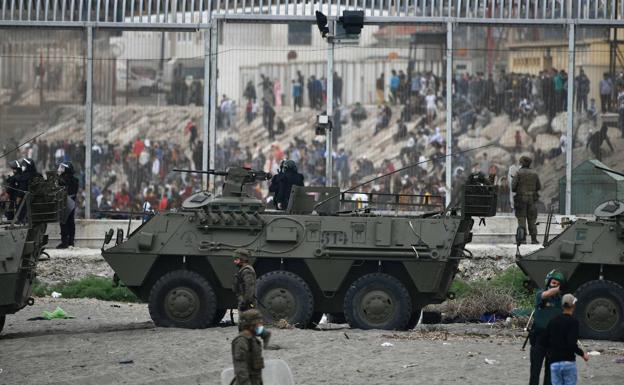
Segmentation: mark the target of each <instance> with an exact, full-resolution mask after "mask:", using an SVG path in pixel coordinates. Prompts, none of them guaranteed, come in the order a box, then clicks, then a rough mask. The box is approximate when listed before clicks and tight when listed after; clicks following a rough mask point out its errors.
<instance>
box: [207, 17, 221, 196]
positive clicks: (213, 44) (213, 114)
mask: <svg viewBox="0 0 624 385" xmlns="http://www.w3.org/2000/svg"><path fill="white" fill-rule="evenodd" d="M218 30H219V21H218V20H217V19H212V20H211V22H210V47H209V48H210V96H209V100H208V105H209V113H210V126H209V135H208V142H209V144H210V150H209V151H210V153H209V156H210V163H209V165H208V168H209V169H214V168H215V166H216V165H215V153H216V151H217V120H216V119H217V110H216V108H217V51H218V49H219V39H218V35H217V34H218V32H219V31H218ZM214 181H215V179H214V178H213V184H212V190H213V191H216V183H214Z"/></svg>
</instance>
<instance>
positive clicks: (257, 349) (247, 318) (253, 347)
mask: <svg viewBox="0 0 624 385" xmlns="http://www.w3.org/2000/svg"><path fill="white" fill-rule="evenodd" d="M239 325H240V333H239V334H238V336H237V337H236V338H234V340H233V341H232V360H233V362H234V381H232V384H234V385H262V369H263V368H264V359H263V358H262V343H261V342H260V340H259V339H258V338H257V337H258V336H260V335H261V334H262V333H263V331H264V325H262V314H261V313H260V312H259V311H258V310H256V309H251V310H247V311H244V312H242V313H240V316H239Z"/></svg>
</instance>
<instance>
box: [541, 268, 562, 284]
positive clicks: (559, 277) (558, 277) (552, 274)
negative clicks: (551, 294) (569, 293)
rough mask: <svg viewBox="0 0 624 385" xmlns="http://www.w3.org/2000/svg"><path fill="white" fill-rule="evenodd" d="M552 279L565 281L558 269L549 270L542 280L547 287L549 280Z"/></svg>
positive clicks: (560, 281)
mask: <svg viewBox="0 0 624 385" xmlns="http://www.w3.org/2000/svg"><path fill="white" fill-rule="evenodd" d="M553 279H556V280H557V281H559V283H561V284H563V283H564V282H565V276H564V275H563V273H562V272H560V271H559V270H551V271H550V272H549V273H548V274H546V279H545V280H544V282H545V283H546V286H547V287H548V285H549V284H550V281H552V280H553Z"/></svg>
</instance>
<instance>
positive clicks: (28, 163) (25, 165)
mask: <svg viewBox="0 0 624 385" xmlns="http://www.w3.org/2000/svg"><path fill="white" fill-rule="evenodd" d="M20 164H21V165H22V169H23V170H24V171H37V166H36V165H35V161H34V160H33V159H32V158H22V159H21V160H20Z"/></svg>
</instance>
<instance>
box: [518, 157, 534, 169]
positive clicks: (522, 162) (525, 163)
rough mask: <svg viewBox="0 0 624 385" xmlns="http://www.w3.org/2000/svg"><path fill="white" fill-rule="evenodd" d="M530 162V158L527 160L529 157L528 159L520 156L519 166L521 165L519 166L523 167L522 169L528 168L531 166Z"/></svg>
mask: <svg viewBox="0 0 624 385" xmlns="http://www.w3.org/2000/svg"><path fill="white" fill-rule="evenodd" d="M531 162H532V160H531V158H529V157H528V156H526V155H522V156H521V157H520V165H521V166H524V167H529V166H531Z"/></svg>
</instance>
